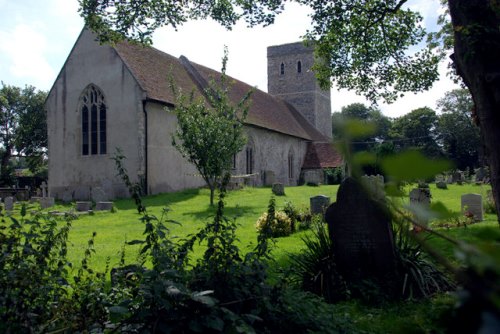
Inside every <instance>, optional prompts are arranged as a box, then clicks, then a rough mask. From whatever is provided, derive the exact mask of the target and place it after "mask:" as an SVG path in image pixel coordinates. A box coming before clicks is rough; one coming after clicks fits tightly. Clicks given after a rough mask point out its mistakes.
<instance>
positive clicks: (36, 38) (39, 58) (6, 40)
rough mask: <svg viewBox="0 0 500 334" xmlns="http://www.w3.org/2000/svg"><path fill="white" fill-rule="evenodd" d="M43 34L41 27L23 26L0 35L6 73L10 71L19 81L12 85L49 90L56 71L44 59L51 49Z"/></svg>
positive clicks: (0, 47) (0, 50)
mask: <svg viewBox="0 0 500 334" xmlns="http://www.w3.org/2000/svg"><path fill="white" fill-rule="evenodd" d="M40 30H41V29H40V27H39V26H37V24H34V25H27V24H24V23H23V24H18V25H16V26H15V27H14V28H13V29H12V30H8V31H0V53H1V54H2V56H1V59H2V63H3V65H4V66H3V68H2V72H5V71H7V72H8V73H9V74H10V75H11V76H13V77H14V78H15V79H16V81H17V82H16V83H9V84H15V85H21V86H22V85H24V84H29V85H34V86H36V87H37V88H40V89H48V88H49V86H50V84H51V82H52V80H53V78H54V76H55V71H54V69H53V68H52V67H51V66H50V65H49V63H48V62H47V60H46V58H45V56H44V55H45V53H46V52H47V49H48V46H47V42H46V38H45V36H44V35H43V33H42V32H40ZM21 82H22V83H21ZM20 83H21V84H20Z"/></svg>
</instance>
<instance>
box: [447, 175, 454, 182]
mask: <svg viewBox="0 0 500 334" xmlns="http://www.w3.org/2000/svg"><path fill="white" fill-rule="evenodd" d="M446 183H448V184H452V183H453V176H452V175H448V176H447V177H446Z"/></svg>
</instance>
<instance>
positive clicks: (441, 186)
mask: <svg viewBox="0 0 500 334" xmlns="http://www.w3.org/2000/svg"><path fill="white" fill-rule="evenodd" d="M436 188H438V189H448V185H447V184H446V182H444V181H437V182H436Z"/></svg>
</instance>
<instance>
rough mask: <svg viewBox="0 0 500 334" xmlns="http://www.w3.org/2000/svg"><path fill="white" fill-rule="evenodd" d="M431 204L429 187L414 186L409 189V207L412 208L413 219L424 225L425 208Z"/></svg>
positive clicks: (425, 218)
mask: <svg viewBox="0 0 500 334" xmlns="http://www.w3.org/2000/svg"><path fill="white" fill-rule="evenodd" d="M430 206H431V191H430V189H429V188H415V189H412V190H411V191H410V207H411V208H412V209H413V210H414V214H415V219H416V220H417V221H418V222H419V223H421V224H424V225H426V224H427V222H428V217H426V215H425V210H428V209H429V207H430Z"/></svg>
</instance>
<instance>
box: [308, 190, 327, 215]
mask: <svg viewBox="0 0 500 334" xmlns="http://www.w3.org/2000/svg"><path fill="white" fill-rule="evenodd" d="M309 203H310V206H311V214H312V215H318V214H321V215H323V214H324V213H325V211H326V209H327V208H328V206H329V205H330V197H328V196H325V195H318V196H314V197H311V198H310V199H309Z"/></svg>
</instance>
